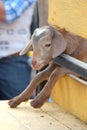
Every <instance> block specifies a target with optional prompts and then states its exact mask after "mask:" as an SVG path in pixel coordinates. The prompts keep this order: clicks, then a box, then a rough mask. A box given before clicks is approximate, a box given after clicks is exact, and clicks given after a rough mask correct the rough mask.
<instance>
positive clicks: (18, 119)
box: [0, 101, 87, 130]
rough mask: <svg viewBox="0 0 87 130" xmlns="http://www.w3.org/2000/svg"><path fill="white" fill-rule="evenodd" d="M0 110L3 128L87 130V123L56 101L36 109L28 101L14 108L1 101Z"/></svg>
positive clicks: (15, 129)
mask: <svg viewBox="0 0 87 130" xmlns="http://www.w3.org/2000/svg"><path fill="white" fill-rule="evenodd" d="M0 111H1V115H0V128H1V130H19V129H21V130H45V129H47V130H87V124H85V123H84V122H83V121H81V120H79V119H77V118H76V117H75V116H73V115H71V114H70V113H69V112H67V111H65V110H64V109H63V108H61V107H59V106H58V105H57V104H55V103H45V104H44V105H43V107H42V108H41V109H34V108H32V107H31V106H30V102H26V103H22V104H21V105H19V106H18V107H17V108H13V109H12V108H9V106H8V104H7V101H0Z"/></svg>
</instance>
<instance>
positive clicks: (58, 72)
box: [31, 67, 68, 108]
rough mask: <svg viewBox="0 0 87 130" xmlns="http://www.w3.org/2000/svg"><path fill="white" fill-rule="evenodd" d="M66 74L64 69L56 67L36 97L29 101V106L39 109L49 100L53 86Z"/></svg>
mask: <svg viewBox="0 0 87 130" xmlns="http://www.w3.org/2000/svg"><path fill="white" fill-rule="evenodd" d="M66 73H68V70H66V69H65V68H61V67H57V68H56V69H55V70H54V71H53V72H52V73H51V75H50V78H49V80H48V82H47V83H46V85H45V86H44V88H43V89H42V90H41V92H40V93H39V94H38V95H37V96H36V98H35V99H33V101H31V106H32V107H34V108H40V107H41V106H42V105H43V104H44V102H45V101H46V100H47V99H48V98H49V96H50V94H51V92H52V89H53V87H54V85H55V84H56V82H57V80H58V79H59V78H60V77H62V76H64V75H65V74H66Z"/></svg>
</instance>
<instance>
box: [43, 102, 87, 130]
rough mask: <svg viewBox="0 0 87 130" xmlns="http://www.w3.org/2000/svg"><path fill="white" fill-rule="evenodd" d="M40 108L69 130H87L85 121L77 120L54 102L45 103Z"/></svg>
mask: <svg viewBox="0 0 87 130" xmlns="http://www.w3.org/2000/svg"><path fill="white" fill-rule="evenodd" d="M41 109H42V110H43V111H45V112H46V113H48V114H49V115H50V116H52V117H53V118H54V119H55V120H57V121H58V122H60V123H61V124H63V125H64V126H66V127H67V128H69V129H70V130H87V123H85V122H83V121H81V120H79V119H78V118H77V117H76V116H74V115H72V114H71V113H69V112H68V111H66V110H65V109H63V108H62V107H61V106H59V105H58V104H56V103H53V102H52V103H46V104H45V105H44V106H43V107H42V108H41Z"/></svg>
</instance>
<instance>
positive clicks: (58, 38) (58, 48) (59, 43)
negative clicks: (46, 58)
mask: <svg viewBox="0 0 87 130" xmlns="http://www.w3.org/2000/svg"><path fill="white" fill-rule="evenodd" d="M66 46H67V43H66V41H65V40H64V37H63V35H62V34H61V33H60V32H59V31H57V30H56V29H53V38H52V58H55V57H57V56H59V55H60V54H61V53H63V52H64V51H65V49H66Z"/></svg>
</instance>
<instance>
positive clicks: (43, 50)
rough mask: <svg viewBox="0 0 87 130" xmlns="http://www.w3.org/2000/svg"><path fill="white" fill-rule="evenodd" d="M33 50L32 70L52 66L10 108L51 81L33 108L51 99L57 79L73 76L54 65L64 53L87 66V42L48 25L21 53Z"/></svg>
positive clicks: (37, 31)
mask: <svg viewBox="0 0 87 130" xmlns="http://www.w3.org/2000/svg"><path fill="white" fill-rule="evenodd" d="M31 46H32V47H33V57H32V62H31V64H32V68H33V69H35V70H40V69H41V68H42V67H44V66H45V65H47V64H49V66H48V67H47V68H46V69H45V70H43V71H41V72H39V73H37V74H36V75H35V77H34V78H33V79H32V80H31V82H30V84H29V85H28V87H27V88H26V89H25V90H24V91H23V92H22V93H21V94H20V95H18V96H16V97H14V98H13V99H11V100H10V101H9V103H8V104H9V105H10V107H16V106H17V105H19V104H20V103H21V102H23V101H27V100H28V99H29V98H30V96H31V95H32V93H33V91H34V90H35V89H36V87H37V86H38V85H39V84H40V83H41V82H42V81H44V80H48V81H47V83H46V84H45V86H44V88H43V89H42V90H41V92H40V93H39V94H38V95H37V96H36V97H35V98H34V99H33V100H32V101H31V105H32V106H33V107H34V108H39V107H41V106H42V105H43V104H44V102H45V101H46V100H47V99H48V98H49V96H50V94H51V91H52V89H53V87H54V85H55V83H56V81H58V79H59V78H60V77H62V76H64V75H66V74H68V73H73V72H71V71H70V70H67V69H65V68H63V67H61V66H58V65H56V64H55V63H53V58H55V57H57V56H59V55H60V54H61V53H66V54H68V55H71V56H72V57H75V58H77V59H79V60H81V61H83V62H85V63H87V39H84V38H82V37H80V36H77V35H74V34H72V33H69V32H68V31H66V30H65V29H58V30H56V28H54V27H52V26H45V27H41V28H38V29H36V30H35V31H34V33H33V35H32V38H31V40H30V43H29V44H28V45H27V46H26V47H25V48H24V49H23V50H22V52H21V53H20V55H23V54H25V53H27V51H29V49H30V48H31Z"/></svg>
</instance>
